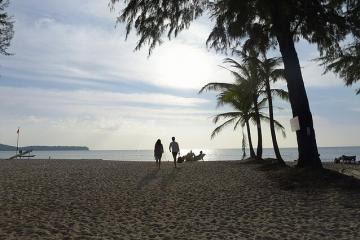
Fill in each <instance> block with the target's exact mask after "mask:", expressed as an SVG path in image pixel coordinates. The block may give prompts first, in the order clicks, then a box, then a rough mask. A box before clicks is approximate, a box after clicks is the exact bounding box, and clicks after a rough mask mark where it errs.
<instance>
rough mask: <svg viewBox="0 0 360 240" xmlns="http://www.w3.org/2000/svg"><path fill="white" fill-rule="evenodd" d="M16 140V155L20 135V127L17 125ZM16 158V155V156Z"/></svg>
mask: <svg viewBox="0 0 360 240" xmlns="http://www.w3.org/2000/svg"><path fill="white" fill-rule="evenodd" d="M16 133H17V140H16V155H17V154H18V150H19V135H20V127H18V130H17V132H16ZM16 158H17V157H16Z"/></svg>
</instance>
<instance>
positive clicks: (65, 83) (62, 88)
mask: <svg viewBox="0 0 360 240" xmlns="http://www.w3.org/2000/svg"><path fill="white" fill-rule="evenodd" d="M9 12H10V13H11V14H12V15H13V16H14V18H15V20H16V23H15V37H14V39H13V42H12V47H11V51H12V52H13V53H14V54H15V55H14V56H11V57H4V56H1V57H0V74H1V77H0V112H1V118H0V143H5V144H11V145H15V144H16V129H17V127H18V126H20V127H21V130H20V131H21V138H20V145H86V146H89V147H90V148H92V149H150V148H152V147H153V145H154V143H155V141H156V139H157V138H161V139H162V141H163V142H164V143H165V145H166V146H167V145H168V143H169V141H170V138H171V136H176V137H177V139H178V141H179V143H180V146H181V147H186V148H237V147H239V146H241V131H240V130H239V131H236V132H234V131H232V129H231V128H229V129H228V130H226V131H224V132H222V133H220V135H219V136H218V137H216V138H215V139H213V140H210V133H211V131H212V130H213V128H214V127H215V125H214V124H213V123H212V121H211V117H212V116H213V115H214V114H216V113H218V112H221V111H222V109H216V108H215V107H216V103H215V95H214V94H202V95H198V94H197V92H198V90H199V88H200V87H201V86H203V85H204V84H206V83H208V82H212V81H220V82H224V81H232V78H231V75H229V73H228V72H227V71H226V70H224V69H222V68H220V67H219V66H218V65H221V64H222V59H223V58H224V57H225V56H224V55H219V54H215V53H214V51H208V50H207V49H206V46H205V40H206V38H207V35H208V33H209V31H210V29H211V26H209V23H208V22H207V21H206V19H201V20H199V21H197V22H195V23H194V24H192V26H191V28H190V30H188V31H185V32H183V33H181V34H180V36H179V37H178V38H177V39H175V40H172V41H170V42H169V41H166V40H165V41H164V44H163V45H161V46H160V47H157V48H156V49H155V50H154V52H153V55H152V56H151V57H150V58H148V57H147V49H146V48H144V49H143V50H142V51H138V52H134V51H133V49H134V47H135V45H136V41H137V38H136V36H134V35H131V36H130V38H129V39H128V41H126V42H125V41H124V33H125V31H124V26H122V25H118V26H117V27H115V18H116V16H117V13H116V11H115V12H110V10H109V8H108V0H86V1H84V0H61V1H60V0H51V1H43V0H26V1H23V0H12V1H11V5H10V8H9ZM297 50H298V54H299V57H300V60H301V64H302V67H303V68H302V70H303V76H304V79H305V84H306V87H307V92H308V97H309V101H310V105H311V109H312V113H313V117H314V124H315V129H316V133H317V141H318V145H319V146H346V145H360V144H359V142H360V140H359V139H360V138H359V132H360V127H359V124H358V122H359V119H360V96H355V93H354V89H355V87H354V88H347V87H344V84H343V82H342V81H341V80H340V79H338V78H336V77H335V76H334V75H332V74H327V75H324V76H322V74H321V73H322V68H321V67H318V66H317V64H316V63H315V62H313V61H311V60H312V59H313V58H315V57H317V56H318V53H317V50H316V48H315V47H314V46H309V45H308V44H306V43H305V42H300V43H298V44H297ZM280 86H284V84H280ZM276 104H277V105H278V106H281V107H282V109H278V110H277V111H276V116H275V117H276V118H277V119H278V120H279V121H280V122H281V123H282V124H284V125H285V127H286V130H287V138H286V139H284V138H282V137H281V136H280V134H279V144H280V146H281V147H291V146H296V140H295V134H294V133H292V132H291V131H290V127H289V119H290V118H291V111H290V106H289V104H288V103H283V102H279V101H278V102H277V103H276ZM264 132H265V133H264V134H265V135H264V138H265V140H264V141H265V146H266V147H271V140H270V137H269V131H268V126H267V125H265V124H264ZM254 133H255V132H254ZM254 138H255V134H254Z"/></svg>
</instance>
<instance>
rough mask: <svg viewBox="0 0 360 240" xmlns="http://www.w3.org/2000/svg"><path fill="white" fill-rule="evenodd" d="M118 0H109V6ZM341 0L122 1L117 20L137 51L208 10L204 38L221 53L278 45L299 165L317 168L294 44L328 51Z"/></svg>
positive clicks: (343, 32) (338, 34) (340, 35)
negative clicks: (246, 45) (134, 38)
mask: <svg viewBox="0 0 360 240" xmlns="http://www.w3.org/2000/svg"><path fill="white" fill-rule="evenodd" d="M119 1H120V0H111V3H112V4H113V6H114V4H115V3H116V2H119ZM352 2H357V1H348V0H347V1H345V0H272V1H269V0H211V1H210V0H208V1H206V0H126V1H124V3H125V7H124V9H123V10H122V12H121V15H120V16H119V18H118V21H119V22H125V23H126V25H127V33H130V32H131V30H132V28H135V31H136V33H137V35H138V36H139V42H138V44H137V46H136V49H139V48H141V47H142V46H143V45H144V44H148V45H149V52H151V50H153V48H154V47H155V46H156V45H157V44H160V43H161V41H162V37H163V35H167V36H168V37H169V38H171V37H173V36H175V37H176V36H177V34H178V33H179V32H180V31H182V30H184V29H186V28H188V27H189V26H190V24H191V22H192V21H193V20H195V19H196V18H198V17H199V16H201V15H202V14H203V13H204V12H205V11H208V12H209V14H210V16H211V18H212V19H213V20H214V22H215V25H214V27H213V30H212V32H211V34H210V36H209V38H208V40H207V43H208V45H209V46H210V47H212V48H214V49H216V50H218V51H222V50H226V49H228V48H230V47H236V46H240V45H241V44H242V43H243V42H244V40H248V39H251V38H252V36H261V38H260V39H254V38H252V39H251V40H252V41H253V42H255V43H256V42H261V44H269V45H273V46H278V48H279V50H280V52H281V55H282V58H283V62H284V67H285V76H286V81H287V86H288V91H289V100H290V104H291V108H292V113H293V116H296V117H298V119H299V124H300V130H298V131H297V132H296V136H297V142H298V151H299V160H298V165H297V166H298V167H306V168H321V167H322V165H321V161H320V158H319V154H318V149H317V144H316V137H315V131H314V127H313V119H312V114H311V111H310V107H309V102H308V98H307V94H306V90H305V86H304V81H303V78H302V74H301V68H300V63H299V59H298V56H297V52H296V49H295V42H296V41H297V40H299V39H300V38H303V39H305V40H307V41H309V42H310V43H313V44H316V45H317V46H318V49H319V51H320V53H321V54H324V53H326V52H328V51H331V50H332V49H334V48H335V47H336V46H338V43H339V42H340V41H342V40H344V39H345V37H346V36H347V34H348V32H349V26H348V24H347V21H349V20H348V19H347V9H348V8H347V5H349V4H350V3H352Z"/></svg>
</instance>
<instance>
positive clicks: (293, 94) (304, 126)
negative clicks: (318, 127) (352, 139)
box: [272, 4, 322, 168]
mask: <svg viewBox="0 0 360 240" xmlns="http://www.w3.org/2000/svg"><path fill="white" fill-rule="evenodd" d="M273 5H274V6H276V5H277V4H273ZM272 18H273V23H274V28H275V31H276V33H275V34H276V38H277V40H278V42H279V46H280V52H281V55H282V58H283V61H284V66H285V77H286V82H287V86H288V90H289V99H290V104H291V109H292V113H293V116H294V117H295V116H297V117H298V118H299V123H300V130H299V131H297V132H296V137H297V142H298V151H299V160H298V164H297V166H298V167H303V168H322V164H321V161H320V158H319V153H318V149H317V144H316V138H315V130H314V127H313V119H312V114H311V111H310V106H309V102H308V98H307V95H306V90H305V86H304V81H303V78H302V75H301V69H300V63H299V58H298V56H297V53H296V49H295V45H294V40H293V34H292V33H291V31H290V21H289V20H288V18H287V17H285V16H282V15H281V13H279V11H277V9H273V14H272Z"/></svg>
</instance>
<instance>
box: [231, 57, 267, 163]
mask: <svg viewBox="0 0 360 240" xmlns="http://www.w3.org/2000/svg"><path fill="white" fill-rule="evenodd" d="M224 62H225V63H227V64H230V66H231V68H233V69H236V71H234V70H230V69H228V70H229V71H230V72H231V73H232V74H233V75H234V77H235V79H236V81H237V82H238V84H239V86H241V88H244V89H247V91H246V92H244V91H243V94H245V96H244V97H245V98H250V99H251V100H252V101H253V106H254V111H255V121H256V126H257V135H258V145H257V148H256V156H257V157H258V158H262V153H263V144H262V129H261V119H260V115H259V107H258V102H259V97H260V93H261V90H262V89H263V87H264V84H263V83H262V82H261V78H260V77H259V71H258V69H257V66H256V65H255V64H252V63H251V62H244V63H243V64H240V63H238V62H237V61H235V60H233V59H231V58H225V60H224ZM246 95H247V96H246Z"/></svg>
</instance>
